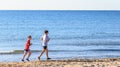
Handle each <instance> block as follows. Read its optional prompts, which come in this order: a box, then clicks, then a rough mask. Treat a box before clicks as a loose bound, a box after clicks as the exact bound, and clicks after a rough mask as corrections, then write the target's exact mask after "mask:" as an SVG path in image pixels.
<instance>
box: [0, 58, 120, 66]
mask: <svg viewBox="0 0 120 67" xmlns="http://www.w3.org/2000/svg"><path fill="white" fill-rule="evenodd" d="M0 67H120V58H111V59H110V58H108V59H94V60H93V59H70V60H42V61H39V60H36V61H30V62H25V63H24V62H1V63H0Z"/></svg>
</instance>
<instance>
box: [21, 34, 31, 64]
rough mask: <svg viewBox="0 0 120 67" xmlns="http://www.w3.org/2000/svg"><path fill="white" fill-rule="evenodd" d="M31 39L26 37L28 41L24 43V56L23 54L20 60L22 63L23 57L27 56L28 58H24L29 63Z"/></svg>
mask: <svg viewBox="0 0 120 67" xmlns="http://www.w3.org/2000/svg"><path fill="white" fill-rule="evenodd" d="M31 39H32V37H31V36H28V39H27V42H26V45H25V49H24V54H23V58H22V61H23V62H24V58H25V56H26V55H27V54H28V57H27V58H26V60H27V61H30V60H29V58H30V55H31V53H32V52H31V51H30V46H31V45H32V44H31V42H30V41H31Z"/></svg>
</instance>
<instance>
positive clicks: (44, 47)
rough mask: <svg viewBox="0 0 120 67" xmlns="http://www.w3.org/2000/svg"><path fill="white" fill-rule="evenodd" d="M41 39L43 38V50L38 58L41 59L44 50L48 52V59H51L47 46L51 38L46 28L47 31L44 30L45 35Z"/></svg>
mask: <svg viewBox="0 0 120 67" xmlns="http://www.w3.org/2000/svg"><path fill="white" fill-rule="evenodd" d="M41 40H42V46H43V50H42V52H41V53H40V56H39V57H38V59H39V60H40V58H41V56H42V54H43V53H44V52H46V57H47V60H49V59H51V58H49V56H48V47H47V46H48V42H49V41H50V38H49V36H48V30H45V31H44V35H43V36H42V37H41Z"/></svg>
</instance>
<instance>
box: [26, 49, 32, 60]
mask: <svg viewBox="0 0 120 67" xmlns="http://www.w3.org/2000/svg"><path fill="white" fill-rule="evenodd" d="M31 54H32V52H31V51H29V55H28V58H27V59H29V58H30V56H31Z"/></svg>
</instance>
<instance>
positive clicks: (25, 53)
mask: <svg viewBox="0 0 120 67" xmlns="http://www.w3.org/2000/svg"><path fill="white" fill-rule="evenodd" d="M26 55H27V52H26V51H25V52H24V55H23V58H22V60H24V58H25V56H26Z"/></svg>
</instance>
